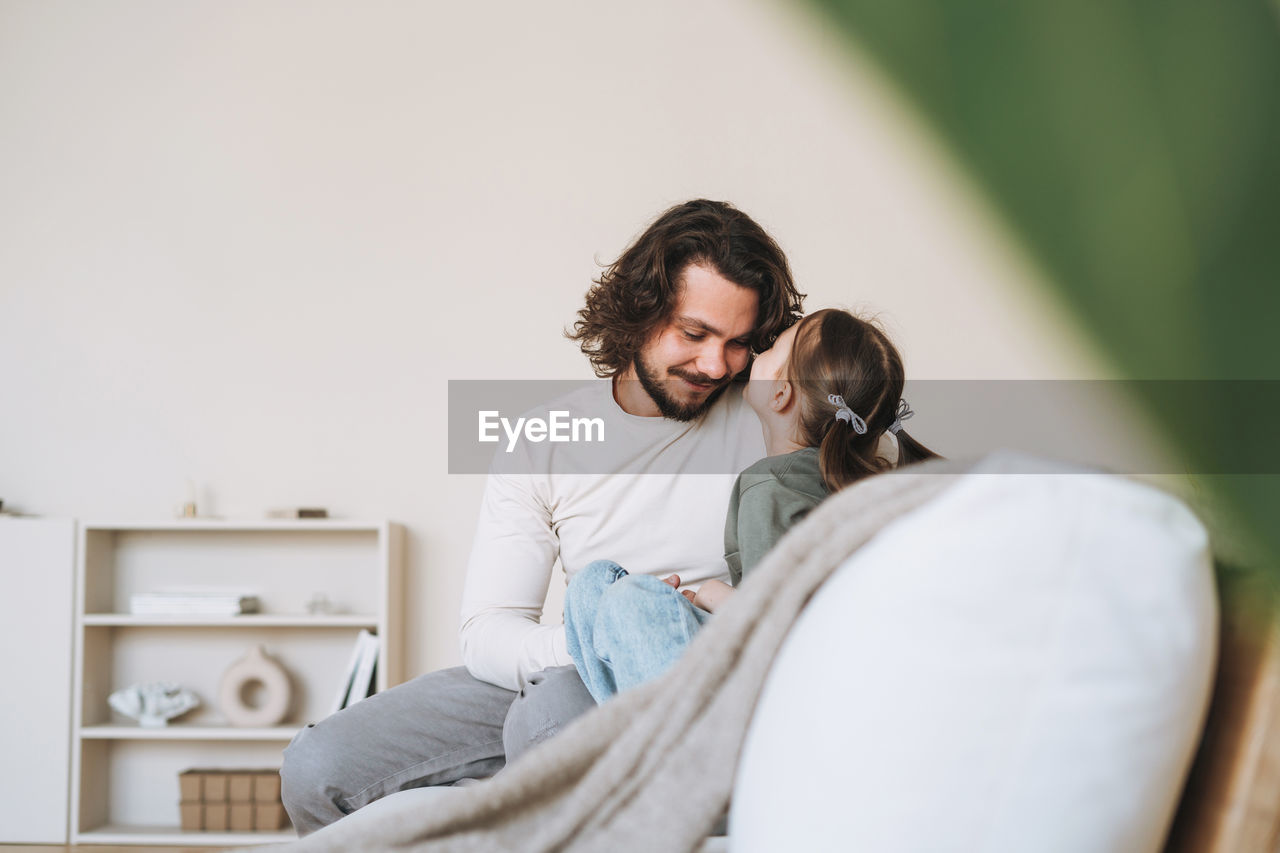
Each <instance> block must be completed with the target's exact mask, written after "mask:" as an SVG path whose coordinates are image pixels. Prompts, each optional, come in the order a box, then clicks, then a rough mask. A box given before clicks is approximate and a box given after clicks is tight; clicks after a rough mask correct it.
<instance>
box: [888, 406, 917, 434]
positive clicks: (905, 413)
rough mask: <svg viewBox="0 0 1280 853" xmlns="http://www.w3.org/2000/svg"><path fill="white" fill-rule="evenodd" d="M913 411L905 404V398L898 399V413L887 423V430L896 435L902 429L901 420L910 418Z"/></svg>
mask: <svg viewBox="0 0 1280 853" xmlns="http://www.w3.org/2000/svg"><path fill="white" fill-rule="evenodd" d="M914 414H915V412H913V411H911V407H910V406H908V405H907V401H906V400H899V401H898V414H897V415H896V416H894V419H893V423H891V424H889V432H891V433H893V434H894V435H897V434H898V432H899V431H900V430H901V429H902V422H903V421H908V420H911V416H912V415H914Z"/></svg>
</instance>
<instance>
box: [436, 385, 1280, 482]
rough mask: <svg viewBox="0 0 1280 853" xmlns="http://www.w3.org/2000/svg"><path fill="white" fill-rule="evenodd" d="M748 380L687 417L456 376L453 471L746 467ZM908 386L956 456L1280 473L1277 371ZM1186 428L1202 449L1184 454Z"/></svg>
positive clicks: (923, 433)
mask: <svg viewBox="0 0 1280 853" xmlns="http://www.w3.org/2000/svg"><path fill="white" fill-rule="evenodd" d="M746 385H747V383H745V382H739V383H734V384H733V385H731V386H729V387H728V388H727V389H726V390H725V391H724V392H723V396H722V399H720V400H719V401H717V402H716V403H715V404H713V406H712V407H711V408H710V409H709V411H708V414H707V415H705V416H704V417H702V418H698V419H695V420H693V421H690V422H687V423H683V424H682V423H678V422H675V421H670V420H667V419H664V418H636V417H634V416H632V415H628V414H626V413H625V412H623V411H622V410H621V409H620V408H619V407H618V406H617V404H616V402H614V400H613V393H612V384H611V382H610V381H609V380H599V379H597V380H586V381H561V380H450V382H449V412H448V418H449V473H451V474H483V473H486V472H488V471H490V470H491V466H493V470H497V471H506V472H511V473H535V474H606V473H635V474H673V473H694V474H736V473H738V472H739V471H740V470H742V468H743V467H745V466H746V465H747V464H750V462H752V461H754V458H758V456H760V455H764V445H763V440H762V438H761V435H760V429H761V428H760V423H759V421H758V420H757V419H756V417H755V415H754V413H753V412H752V411H751V410H750V409H749V408H747V407H746V406H745V405H743V404H742V402H741V401H740V400H735V399H731V397H733V396H740V395H742V393H743V389H744V388H745V387H746ZM903 396H904V398H905V399H907V400H908V401H909V404H910V407H911V409H912V410H913V412H914V416H913V417H912V418H911V419H910V420H908V421H906V423H905V424H904V427H905V429H906V431H907V432H908V433H909V434H910V435H911V436H912V437H913V438H915V439H916V440H917V441H919V442H921V443H923V444H924V445H926V446H927V447H928V448H929V449H931V450H933V451H934V452H936V453H938V454H939V455H941V456H945V457H948V458H952V459H977V458H980V457H982V456H984V455H987V454H989V453H992V452H996V451H1001V450H1013V451H1020V452H1024V453H1028V454H1031V455H1035V456H1041V457H1044V458H1047V459H1051V460H1056V461H1060V462H1067V463H1074V464H1076V465H1079V466H1081V467H1082V468H1086V469H1096V470H1105V471H1111V472H1114V473H1120V474H1134V475H1161V474H1197V475H1219V474H1233V475H1238V474H1280V444H1278V443H1277V442H1276V441H1275V440H1274V439H1273V438H1272V436H1273V435H1274V433H1275V432H1276V425H1277V423H1280V380H1229V381H1228V380H1133V381H1128V380H917V381H913V382H910V383H908V385H907V390H906V392H905V394H904V395H903ZM1150 411H1163V412H1174V413H1176V419H1174V420H1169V421H1167V422H1163V423H1161V422H1157V421H1155V420H1153V419H1151V418H1150V417H1149V416H1147V415H1146V414H1145V413H1146V412H1150ZM1175 437H1176V438H1177V439H1179V441H1178V444H1179V446H1183V447H1196V448H1201V450H1200V451H1199V452H1198V454H1197V456H1196V457H1195V458H1191V457H1188V456H1186V455H1183V454H1179V453H1176V452H1174V450H1173V449H1172V448H1173V446H1174V444H1173V443H1172V442H1171V439H1172V438H1175ZM748 457H751V458H748ZM744 458H745V459H746V461H745V462H744V461H743V460H744Z"/></svg>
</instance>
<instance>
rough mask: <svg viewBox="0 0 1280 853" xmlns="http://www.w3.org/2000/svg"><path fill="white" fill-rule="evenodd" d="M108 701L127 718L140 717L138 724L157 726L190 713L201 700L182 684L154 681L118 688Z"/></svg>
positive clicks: (153, 727)
mask: <svg viewBox="0 0 1280 853" xmlns="http://www.w3.org/2000/svg"><path fill="white" fill-rule="evenodd" d="M107 704H108V705H110V706H111V707H112V708H114V709H115V710H117V711H119V712H120V713H121V714H124V715H125V716H126V717H131V718H132V719H135V720H137V721H138V725H140V726H143V727H144V728H148V729H156V728H161V727H163V726H167V725H168V724H169V721H170V720H172V719H173V718H174V717H180V716H182V715H183V714H185V713H187V711H190V710H191V709H192V708H194V707H196V706H197V705H199V704H200V700H199V699H197V698H196V695H195V694H194V693H192V692H191V691H190V690H188V689H186V688H185V687H182V686H181V685H178V684H173V683H172V682H168V681H152V682H150V683H148V684H135V685H133V686H132V687H123V688H121V689H120V690H117V691H116V692H115V693H112V694H111V695H110V696H108V697H107Z"/></svg>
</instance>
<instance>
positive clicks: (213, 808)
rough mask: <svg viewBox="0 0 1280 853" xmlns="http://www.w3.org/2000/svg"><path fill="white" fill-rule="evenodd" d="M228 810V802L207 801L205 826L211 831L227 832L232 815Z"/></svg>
mask: <svg viewBox="0 0 1280 853" xmlns="http://www.w3.org/2000/svg"><path fill="white" fill-rule="evenodd" d="M228 812H229V809H228V807H227V804H226V803H205V806H204V828H205V829H207V830H209V831H210V832H226V831H227V827H228V826H229V822H228V820H229V817H230V815H229V814H228Z"/></svg>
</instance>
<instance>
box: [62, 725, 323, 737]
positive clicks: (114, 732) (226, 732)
mask: <svg viewBox="0 0 1280 853" xmlns="http://www.w3.org/2000/svg"><path fill="white" fill-rule="evenodd" d="M301 728H302V727H301V726H298V725H294V726H266V727H260V728H236V727H235V726H190V725H182V724H181V723H175V724H174V725H171V726H161V727H160V728H154V729H146V728H143V727H141V726H85V727H84V728H82V729H80V737H82V738H84V739H85V740H227V741H234V740H240V741H245V740H266V741H290V740H293V736H294V735H296V734H297V733H298V732H299V731H300V730H301Z"/></svg>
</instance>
